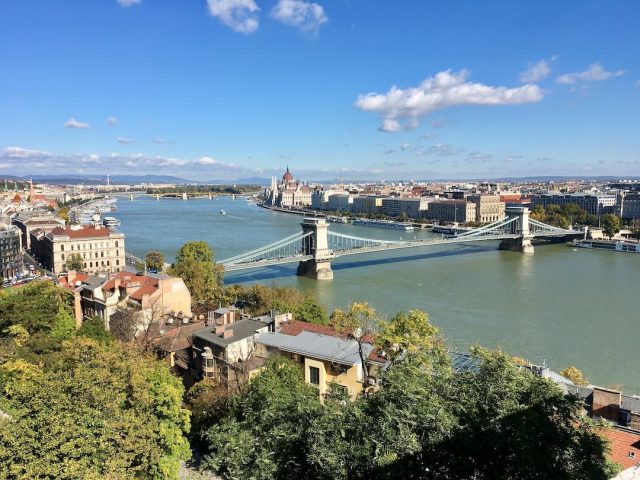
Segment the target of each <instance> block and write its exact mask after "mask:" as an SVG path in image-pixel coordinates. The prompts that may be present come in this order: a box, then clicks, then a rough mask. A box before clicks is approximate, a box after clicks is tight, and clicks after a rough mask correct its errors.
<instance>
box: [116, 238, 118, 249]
mask: <svg viewBox="0 0 640 480" xmlns="http://www.w3.org/2000/svg"><path fill="white" fill-rule="evenodd" d="M116 248H118V241H117V240H116Z"/></svg>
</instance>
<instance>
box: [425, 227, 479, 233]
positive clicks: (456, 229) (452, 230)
mask: <svg viewBox="0 0 640 480" xmlns="http://www.w3.org/2000/svg"><path fill="white" fill-rule="evenodd" d="M469 230H472V229H471V228H469V227H458V226H455V225H452V226H445V225H434V226H433V227H432V228H431V231H432V232H433V233H444V234H445V235H457V234H459V233H464V232H468V231H469Z"/></svg>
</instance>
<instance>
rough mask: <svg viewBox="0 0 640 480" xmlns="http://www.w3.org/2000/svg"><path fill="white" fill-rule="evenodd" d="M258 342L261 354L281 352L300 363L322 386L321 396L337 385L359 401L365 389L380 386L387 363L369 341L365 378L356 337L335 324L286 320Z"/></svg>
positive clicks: (312, 381)
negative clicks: (338, 329)
mask: <svg viewBox="0 0 640 480" xmlns="http://www.w3.org/2000/svg"><path fill="white" fill-rule="evenodd" d="M255 341H256V345H257V346H258V350H257V352H256V354H257V355H258V356H261V357H265V358H266V357H269V356H271V355H274V354H279V355H284V356H286V357H288V358H291V359H292V360H294V361H295V362H297V363H299V364H300V366H301V367H302V368H303V369H304V378H305V381H306V382H307V383H308V384H310V385H313V386H315V387H317V388H318V393H319V395H320V396H321V398H322V397H324V396H325V395H326V394H327V393H328V392H329V391H330V389H331V388H332V385H333V386H334V387H337V388H343V389H344V390H345V392H346V393H347V394H348V395H349V397H350V398H351V399H352V400H355V399H356V398H357V396H358V395H359V394H360V393H362V391H363V389H365V388H369V387H375V386H376V384H377V378H376V373H377V371H378V369H379V368H380V367H381V366H382V365H384V364H385V363H386V360H385V359H384V358H381V357H379V356H378V355H377V354H376V351H375V349H374V347H373V345H371V344H370V343H365V344H364V345H363V351H364V353H365V356H366V365H367V367H368V370H369V376H368V378H365V374H364V369H363V367H362V362H361V359H360V355H359V353H358V343H357V342H356V341H355V340H353V339H352V338H350V337H348V336H346V335H340V334H339V333H338V332H336V331H335V330H334V329H333V328H331V327H328V326H323V325H315V324H311V323H306V322H299V321H290V322H284V323H282V324H281V325H280V328H279V330H278V331H276V332H266V333H261V334H259V335H257V337H256V340H255Z"/></svg>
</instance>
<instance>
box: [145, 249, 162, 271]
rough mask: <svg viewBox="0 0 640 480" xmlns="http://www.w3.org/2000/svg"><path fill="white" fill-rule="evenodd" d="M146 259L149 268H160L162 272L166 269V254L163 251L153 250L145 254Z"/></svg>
mask: <svg viewBox="0 0 640 480" xmlns="http://www.w3.org/2000/svg"><path fill="white" fill-rule="evenodd" d="M144 261H145V262H146V263H147V268H148V269H150V270H158V271H159V272H161V271H162V270H163V269H164V262H165V259H164V255H163V254H162V253H161V252H157V251H153V252H149V253H147V254H146V255H145V257H144Z"/></svg>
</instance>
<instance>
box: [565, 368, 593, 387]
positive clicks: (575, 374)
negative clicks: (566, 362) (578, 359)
mask: <svg viewBox="0 0 640 480" xmlns="http://www.w3.org/2000/svg"><path fill="white" fill-rule="evenodd" d="M560 375H562V376H563V377H566V378H568V379H569V380H571V381H572V382H573V383H574V384H576V385H582V386H585V385H589V381H588V380H587V379H586V377H585V376H584V375H583V373H582V372H581V371H580V370H579V369H578V368H576V367H573V366H571V367H567V368H565V369H564V370H562V371H561V372H560Z"/></svg>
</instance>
